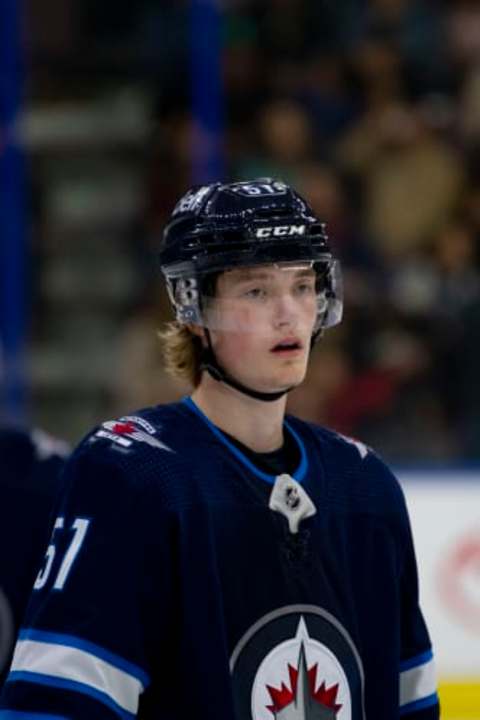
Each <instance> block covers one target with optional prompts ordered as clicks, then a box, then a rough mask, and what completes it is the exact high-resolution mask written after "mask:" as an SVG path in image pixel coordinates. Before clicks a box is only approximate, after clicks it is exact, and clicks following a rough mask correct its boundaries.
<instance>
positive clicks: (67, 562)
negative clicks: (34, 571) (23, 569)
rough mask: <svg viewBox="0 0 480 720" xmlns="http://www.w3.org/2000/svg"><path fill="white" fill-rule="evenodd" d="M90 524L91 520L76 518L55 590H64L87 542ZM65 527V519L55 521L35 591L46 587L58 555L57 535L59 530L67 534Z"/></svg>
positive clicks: (35, 583)
mask: <svg viewBox="0 0 480 720" xmlns="http://www.w3.org/2000/svg"><path fill="white" fill-rule="evenodd" d="M89 524H90V520H87V519H86V518H75V520H74V521H73V523H72V525H71V527H70V530H73V538H72V540H71V542H70V545H69V546H68V548H67V550H66V551H65V554H64V556H63V560H62V562H61V565H60V568H59V570H58V573H57V577H56V578H55V582H54V583H53V588H54V590H62V589H63V586H64V585H65V582H66V580H67V577H68V574H69V572H70V570H71V569H72V565H73V563H74V562H75V558H76V557H77V555H78V553H79V551H80V548H81V547H82V543H83V541H84V540H85V535H86V534H87V530H88V526H89ZM64 526H65V518H63V517H57V519H56V520H55V525H54V526H53V532H52V538H51V542H50V545H49V546H48V547H47V552H46V553H45V565H44V567H43V568H42V569H41V570H40V572H39V573H38V575H37V579H36V580H35V582H34V584H33V589H34V590H41V588H43V587H44V586H45V584H46V582H47V580H48V578H49V575H50V572H51V570H52V565H53V561H54V559H55V555H56V553H57V548H56V546H55V539H56V538H55V534H56V533H57V531H59V530H63V532H65V527H64Z"/></svg>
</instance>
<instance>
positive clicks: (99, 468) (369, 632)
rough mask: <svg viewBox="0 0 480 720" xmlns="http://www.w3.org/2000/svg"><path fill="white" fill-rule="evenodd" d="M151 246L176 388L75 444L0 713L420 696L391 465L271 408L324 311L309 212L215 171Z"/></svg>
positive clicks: (276, 712)
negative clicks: (188, 384) (157, 257)
mask: <svg viewBox="0 0 480 720" xmlns="http://www.w3.org/2000/svg"><path fill="white" fill-rule="evenodd" d="M161 264H162V270H163V273H164V274H165V276H166V280H167V284H168V288H169V291H170V295H171V298H172V302H173V305H174V308H175V311H176V318H177V319H176V322H175V323H173V325H172V326H171V327H170V329H169V331H168V332H167V333H166V334H165V343H166V345H167V356H168V363H169V365H170V367H171V368H172V369H174V370H175V371H176V372H177V374H180V375H182V376H183V377H189V378H190V379H191V380H192V382H193V384H194V391H193V394H192V396H191V397H189V398H187V399H185V400H183V401H182V402H179V403H177V404H173V405H169V406H163V407H161V406H160V407H153V408H149V409H147V410H143V411H141V412H138V413H135V414H133V415H128V416H125V417H122V418H120V419H119V420H116V421H110V422H106V423H104V424H103V425H102V427H100V428H99V429H97V430H96V431H94V432H93V433H92V434H91V435H90V436H89V437H88V438H87V439H86V440H85V441H84V442H83V443H82V444H81V445H80V447H79V448H78V449H77V451H76V452H75V453H74V456H73V458H72V460H71V461H70V463H69V465H68V468H67V479H68V483H69V490H68V492H67V494H66V497H65V501H64V505H63V507H62V509H61V512H60V514H59V516H58V518H57V519H56V521H55V529H54V532H53V535H52V539H51V542H50V545H49V547H48V550H47V557H46V563H45V566H44V567H43V568H42V570H41V571H40V572H39V575H38V577H37V580H36V583H35V590H34V593H33V598H32V601H31V604H30V608H29V612H28V614H27V618H26V622H25V626H24V628H23V630H22V632H21V633H20V639H19V642H18V644H17V647H16V651H15V655H14V659H13V663H12V667H11V672H10V676H9V681H8V682H7V684H6V692H5V695H4V700H3V706H4V707H5V708H9V709H10V712H9V711H8V710H4V711H3V713H1V712H0V718H4V719H6V718H15V717H17V716H18V717H19V718H24V717H25V718H30V717H31V718H36V717H38V718H55V717H61V718H75V719H77V718H105V720H106V719H107V718H112V719H113V718H118V717H121V718H134V717H139V718H145V719H152V720H153V719H155V720H184V719H186V718H195V720H207V719H208V720H273V719H274V718H276V719H277V720H320V719H322V720H326V719H332V720H333V719H334V718H336V719H337V720H367V719H368V720H392V719H393V718H398V717H399V716H400V715H405V716H406V717H408V718H412V719H413V718H414V719H415V720H421V719H422V720H427V719H428V720H430V719H433V718H438V701H437V695H436V690H435V680H434V676H433V661H432V652H431V648H430V642H429V638H428V634H427V630H426V628H425V624H424V621H423V618H422V614H421V612H420V609H419V607H418V593H417V573H416V563H415V557H414V550H413V545H412V538H411V534H410V528H409V522H408V517H407V511H406V508H405V503H404V499H403V495H402V492H401V490H400V487H399V485H398V483H397V481H396V480H395V478H394V477H393V476H392V475H391V473H390V472H389V470H388V469H387V468H386V467H385V465H384V464H383V463H382V462H381V460H379V458H378V457H377V456H376V455H375V454H374V453H373V452H371V451H370V450H369V449H368V448H366V447H365V446H364V445H362V444H361V443H359V442H356V441H353V440H350V439H346V438H343V437H340V436H338V435H337V434H335V433H333V432H331V431H328V430H325V429H322V428H319V427H315V426H311V425H308V424H306V423H304V422H301V421H300V420H298V419H295V418H293V417H289V418H287V419H285V418H284V413H285V403H286V396H287V393H288V391H289V390H290V389H291V388H293V387H295V386H296V385H298V384H299V383H300V382H302V380H303V378H304V375H305V371H306V367H307V361H308V356H309V353H310V348H311V345H312V344H313V342H314V339H315V338H316V337H318V336H319V335H320V334H321V333H322V331H323V330H324V328H327V327H330V326H332V325H334V324H336V323H337V322H339V320H340V318H341V308H342V301H341V289H340V281H339V272H338V263H337V261H336V260H335V259H334V258H333V257H332V253H331V251H330V249H329V247H328V244H327V238H326V235H325V228H324V226H323V224H322V223H320V222H319V221H318V220H317V219H316V218H315V217H314V216H313V213H312V211H311V210H310V208H309V207H308V205H307V204H306V203H305V202H304V201H303V199H301V198H300V197H299V196H298V195H297V194H296V193H295V192H294V191H293V190H292V189H291V188H289V187H288V186H286V185H284V184H283V183H280V182H274V181H271V180H265V181H264V180H261V181H254V182H251V183H233V184H220V183H216V184H213V185H209V186H205V187H201V188H197V189H194V190H192V191H191V192H189V193H188V194H187V195H186V196H185V197H184V198H183V199H182V200H181V201H180V202H179V204H178V205H177V207H176V208H175V210H174V212H173V215H172V218H171V221H170V223H169V224H168V226H167V228H166V230H165V234H164V241H163V247H162V251H161ZM12 711H15V712H12Z"/></svg>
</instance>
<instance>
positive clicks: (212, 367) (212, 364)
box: [201, 328, 295, 402]
mask: <svg viewBox="0 0 480 720" xmlns="http://www.w3.org/2000/svg"><path fill="white" fill-rule="evenodd" d="M204 330H205V336H206V338H207V347H206V348H205V349H204V351H203V357H202V364H201V369H202V370H206V371H207V372H208V374H209V375H210V376H211V377H212V378H213V379H214V380H217V381H218V382H223V383H225V384H226V385H230V387H233V388H234V389H235V390H238V392H241V393H243V394H244V395H248V397H251V398H254V399H255V400H262V401H263V402H274V401H275V400H279V398H281V397H283V396H284V395H286V394H287V393H288V392H290V390H293V389H294V387H295V385H292V387H289V388H286V389H285V390H278V391H277V392H271V393H265V392H260V391H259V390H254V389H253V388H249V387H247V386H246V385H243V383H241V382H239V380H235V378H233V377H231V376H230V375H228V374H227V373H226V372H225V370H224V369H223V368H221V367H220V365H219V364H218V361H217V358H216V357H215V353H214V352H213V347H212V341H211V338H210V332H209V330H208V328H204Z"/></svg>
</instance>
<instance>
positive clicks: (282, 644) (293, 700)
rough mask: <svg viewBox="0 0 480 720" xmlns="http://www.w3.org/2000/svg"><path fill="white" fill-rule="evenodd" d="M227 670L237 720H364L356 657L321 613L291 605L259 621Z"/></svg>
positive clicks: (336, 623)
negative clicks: (228, 671)
mask: <svg viewBox="0 0 480 720" xmlns="http://www.w3.org/2000/svg"><path fill="white" fill-rule="evenodd" d="M230 668H231V673H232V687H233V689H234V696H235V707H236V711H237V713H236V717H238V718H240V719H241V720H365V711H364V700H363V690H364V674H363V667H362V661H361V659H360V655H359V653H358V651H357V649H356V647H355V645H354V643H353V641H352V639H351V637H350V635H349V633H348V632H347V630H346V629H345V628H344V627H343V626H342V625H341V623H340V622H339V621H338V620H337V619H336V618H335V617H334V616H333V615H331V614H330V613H329V612H327V611H326V610H324V609H323V608H319V607H316V606H313V605H293V606H287V607H285V608H280V609H278V610H276V611H273V612H272V613H269V614H268V615H266V616H265V617H263V618H261V619H260V620H259V621H258V622H256V623H255V624H254V625H253V626H252V627H251V628H250V629H249V630H248V631H247V632H246V633H245V635H244V636H243V637H242V638H241V640H240V641H239V642H238V644H237V646H236V648H235V650H234V652H233V655H232V658H231V661H230Z"/></svg>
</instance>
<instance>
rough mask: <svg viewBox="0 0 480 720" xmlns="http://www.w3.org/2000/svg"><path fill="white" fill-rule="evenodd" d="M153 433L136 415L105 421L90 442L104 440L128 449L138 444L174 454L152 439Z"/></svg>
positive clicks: (168, 448)
mask: <svg viewBox="0 0 480 720" xmlns="http://www.w3.org/2000/svg"><path fill="white" fill-rule="evenodd" d="M155 433H156V430H155V428H154V427H153V425H151V424H150V423H149V422H147V420H145V419H144V418H142V417H138V416H136V415H126V416H124V417H121V418H119V419H118V420H107V421H106V422H104V423H102V426H101V427H100V429H99V430H97V432H96V433H95V434H94V435H93V437H92V438H91V442H95V439H96V438H104V439H107V440H110V441H111V442H113V443H115V444H116V445H120V446H121V447H124V448H129V447H131V446H132V445H133V444H134V443H135V442H140V443H145V444H147V445H150V446H151V447H154V448H158V449H159V450H167V451H168V452H175V451H174V450H172V448H170V447H168V445H165V443H163V442H162V441H161V440H159V439H158V438H156V437H154V435H155Z"/></svg>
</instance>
